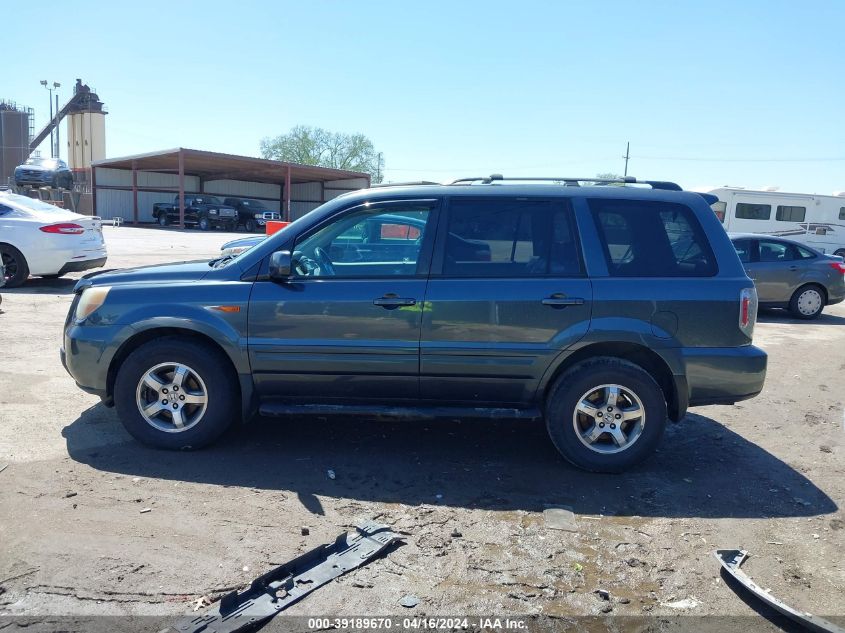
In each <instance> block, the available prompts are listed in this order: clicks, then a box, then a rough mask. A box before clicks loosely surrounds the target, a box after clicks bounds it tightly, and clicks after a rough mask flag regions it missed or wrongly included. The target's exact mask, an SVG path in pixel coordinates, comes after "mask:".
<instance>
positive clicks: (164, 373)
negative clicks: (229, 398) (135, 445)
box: [135, 362, 208, 433]
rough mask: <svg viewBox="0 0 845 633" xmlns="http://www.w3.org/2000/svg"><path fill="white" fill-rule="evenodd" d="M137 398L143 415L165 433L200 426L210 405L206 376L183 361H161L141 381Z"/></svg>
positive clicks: (137, 390) (150, 423) (179, 431)
mask: <svg viewBox="0 0 845 633" xmlns="http://www.w3.org/2000/svg"><path fill="white" fill-rule="evenodd" d="M135 401H136V404H137V405H138V411H139V412H140V414H141V417H142V418H144V420H145V421H146V422H147V424H149V425H150V426H152V427H153V428H155V429H157V430H159V431H164V432H165V433H181V432H183V431H187V430H188V429H190V428H193V427H194V426H196V425H197V424H198V423H199V422H200V420H201V419H202V417H203V415H205V412H206V409H207V408H208V390H207V389H206V386H205V383H204V382H203V379H202V377H201V376H200V375H199V374H198V373H197V372H196V371H195V370H193V369H191V368H190V367H188V366H187V365H185V364H183V363H175V362H172V363H160V364H158V365H156V366H155V367H152V368H150V369H149V370H147V371H146V372H145V373H144V374H143V375H142V376H141V379H140V380H139V381H138V387H137V389H136V395H135Z"/></svg>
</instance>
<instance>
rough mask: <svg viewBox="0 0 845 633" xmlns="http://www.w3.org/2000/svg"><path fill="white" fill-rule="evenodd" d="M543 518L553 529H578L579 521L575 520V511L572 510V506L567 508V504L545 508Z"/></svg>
mask: <svg viewBox="0 0 845 633" xmlns="http://www.w3.org/2000/svg"><path fill="white" fill-rule="evenodd" d="M543 520H544V521H545V522H546V527H548V528H551V529H553V530H566V531H567V532H577V531H578V522H577V521H576V520H575V513H574V512H573V511H572V508H567V507H566V506H561V507H559V508H546V509H545V510H543Z"/></svg>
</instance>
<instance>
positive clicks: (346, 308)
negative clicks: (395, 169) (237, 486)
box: [61, 176, 766, 472]
mask: <svg viewBox="0 0 845 633" xmlns="http://www.w3.org/2000/svg"><path fill="white" fill-rule="evenodd" d="M522 180H523V179H515V180H509V179H505V178H502V177H501V176H493V177H490V178H486V179H483V180H482V179H466V180H460V181H456V182H455V183H453V184H451V185H434V184H412V185H403V186H385V187H377V188H372V189H367V190H362V191H357V192H353V193H348V194H344V195H342V196H340V197H338V198H335V199H334V200H332V201H330V202H327V203H326V204H324V205H322V206H321V207H319V208H318V209H316V210H314V211H312V212H311V213H308V214H307V215H305V216H303V217H301V218H299V219H298V220H296V221H295V222H293V223H292V224H290V225H289V226H287V227H286V228H284V229H283V230H281V231H279V232H278V233H276V234H274V235H272V236H270V237H268V238H267V239H266V240H264V241H262V242H260V243H259V244H257V245H256V246H254V247H253V248H251V249H249V250H245V251H243V252H242V253H240V254H238V255H236V256H227V257H222V258H218V259H215V260H212V261H199V262H188V263H178V264H168V265H161V266H151V267H144V268H136V269H129V270H116V271H111V272H101V273H95V274H92V275H89V276H87V278H84V279H82V280H80V282H79V283H78V284H77V286H76V288H75V297H74V300H73V303H72V305H71V308H70V312H69V313H68V316H67V321H66V323H65V329H64V341H63V346H62V350H61V357H62V361H63V363H64V364H65V366H66V368H67V370H68V372H69V373H70V374H71V376H72V377H73V378H74V379H75V381H76V382H77V384H78V385H79V386H80V387H81V388H82V389H84V390H85V391H87V392H90V393H94V394H97V395H99V396H100V397H101V398H102V400H103V402H104V403H105V404H106V405H108V406H112V405H113V406H114V407H115V408H116V410H117V414H118V416H119V418H120V420H121V421H122V423H123V424H124V426H125V427H126V429H127V431H128V432H129V433H130V434H131V435H133V436H134V437H135V438H137V439H138V440H140V441H141V442H144V443H146V444H150V445H153V446H156V447H161V448H167V449H186V448H199V447H202V446H205V445H208V444H210V443H212V442H214V441H215V440H217V439H218V438H219V437H220V436H221V435H222V434H223V433H224V431H226V429H227V428H229V427H230V426H231V425H232V424H233V423H235V422H236V421H239V420H248V419H249V418H251V417H253V416H254V415H256V414H260V415H261V416H290V415H297V414H303V413H312V414H313V413H317V414H328V413H331V414H335V413H342V412H347V413H352V414H356V415H359V416H366V415H385V414H386V415H391V416H396V415H402V416H409V417H413V416H449V417H461V416H465V417H473V418H478V417H481V418H503V417H515V418H524V419H528V420H531V419H544V420H545V424H546V427H547V428H548V433H549V436H550V438H551V441H552V442H553V444H554V445H555V447H556V448H557V449H558V450H559V451H560V453H561V454H562V455H563V456H564V457H565V458H566V459H567V460H569V461H570V462H571V463H572V464H575V465H576V466H578V467H581V468H584V469H588V470H593V471H610V472H618V471H621V470H624V469H626V468H629V467H631V466H633V465H634V464H636V463H638V462H640V461H641V460H642V459H644V458H645V457H646V456H647V455H649V454H650V453H651V452H652V451H653V449H654V448H655V447H656V446H657V445H658V443H659V441H660V438H661V436H662V435H663V431H664V428H665V426H666V424H667V422H668V421H672V422H679V421H680V420H682V418H684V416H685V414H686V411H687V408H688V407H694V406H700V405H713V404H732V403H735V402H737V401H740V400H744V399H746V398H751V397H753V396H755V395H756V394H758V393H759V392H760V390H761V389H762V387H763V381H764V378H765V372H766V354H765V353H764V352H763V351H761V350H760V349H758V348H757V347H754V346H753V345H752V333H753V330H754V324H755V320H756V312H757V295H756V292H755V289H754V284H753V283H752V282H751V280H750V279H749V278H748V277H747V275H746V274H745V271H744V270H743V267H742V264H741V263H740V261H739V259H738V257H737V254H736V251H735V250H734V248H733V246H732V244H731V241H730V240H729V239H728V236H727V234H726V233H725V231H724V229H723V228H722V226H721V224H720V222H719V220H718V218H717V217H716V215H715V214H714V213H713V211H712V210H711V208H710V206H709V202H708V200H707V199H706V194H705V195H702V194H697V193H692V192H685V191H681V190H680V187H678V186H677V185H675V184H673V183H666V182H638V181H636V180H634V179H632V178H626V179H621V180H619V181H613V182H609V181H599V182H592V183H587V182H585V181H583V180H581V179H568V178H559V179H554V180H553V181H551V182H544V181H542V179H536V180H534V181H532V182H522ZM588 184H589V185H590V186H585V185H588ZM686 423H687V424H693V423H694V422H692V421H687V422H686Z"/></svg>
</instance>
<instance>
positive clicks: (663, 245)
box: [589, 200, 717, 277]
mask: <svg viewBox="0 0 845 633" xmlns="http://www.w3.org/2000/svg"><path fill="white" fill-rule="evenodd" d="M589 204H590V209H591V211H592V213H593V217H594V218H595V221H596V226H597V228H598V230H599V236H600V237H601V240H602V242H603V246H604V251H605V258H606V260H607V267H608V271H609V272H610V274H611V275H614V276H618V277H708V276H711V275H715V274H716V271H717V267H716V261H715V258H714V256H713V253H712V251H711V250H710V244H709V243H708V241H707V237H706V236H705V234H704V231H703V230H702V229H701V226H700V225H699V223H698V220H697V219H696V218H695V214H694V213H693V211H692V209H690V208H689V207H687V206H685V205H682V204H673V203H669V202H650V201H641V200H590V201H589Z"/></svg>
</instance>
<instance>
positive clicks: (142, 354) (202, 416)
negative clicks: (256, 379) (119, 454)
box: [114, 337, 238, 449]
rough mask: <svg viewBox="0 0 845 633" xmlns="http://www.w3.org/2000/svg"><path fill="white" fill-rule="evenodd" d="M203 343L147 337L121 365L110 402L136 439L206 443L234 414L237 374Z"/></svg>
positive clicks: (176, 444) (180, 445)
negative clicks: (113, 404)
mask: <svg viewBox="0 0 845 633" xmlns="http://www.w3.org/2000/svg"><path fill="white" fill-rule="evenodd" d="M229 368H230V365H229V361H228V359H227V358H225V357H223V355H222V354H221V353H220V352H218V351H216V350H213V349H211V348H209V347H207V346H204V345H201V344H198V343H195V342H193V341H185V340H182V339H179V338H177V337H164V338H161V339H157V340H155V341H151V342H149V343H146V344H144V345H142V346H140V347H139V348H138V349H136V350H135V351H133V352H132V353H131V354H130V355H129V356H128V357H127V358H126V360H125V361H124V362H123V364H122V365H121V366H120V370H119V371H118V374H117V380H116V381H115V386H114V402H115V408H116V409H117V413H118V416H119V417H120V421H121V422H122V423H123V426H124V427H125V428H126V430H127V431H129V433H130V434H131V435H132V436H133V437H134V438H135V439H137V440H139V441H141V442H143V443H144V444H149V445H150V446H155V447H157V448H166V449H191V448H201V447H203V446H207V445H208V444H211V443H212V442H214V440H216V439H217V438H218V437H220V435H221V434H222V433H223V432H224V431H225V430H226V429H227V428H228V427H229V425H230V424H231V423H232V421H233V420H234V419H235V418H236V415H237V406H236V402H237V401H238V398H237V389H236V388H235V380H236V377H235V376H234V375H233V372H232V371H227V370H228V369H229Z"/></svg>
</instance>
